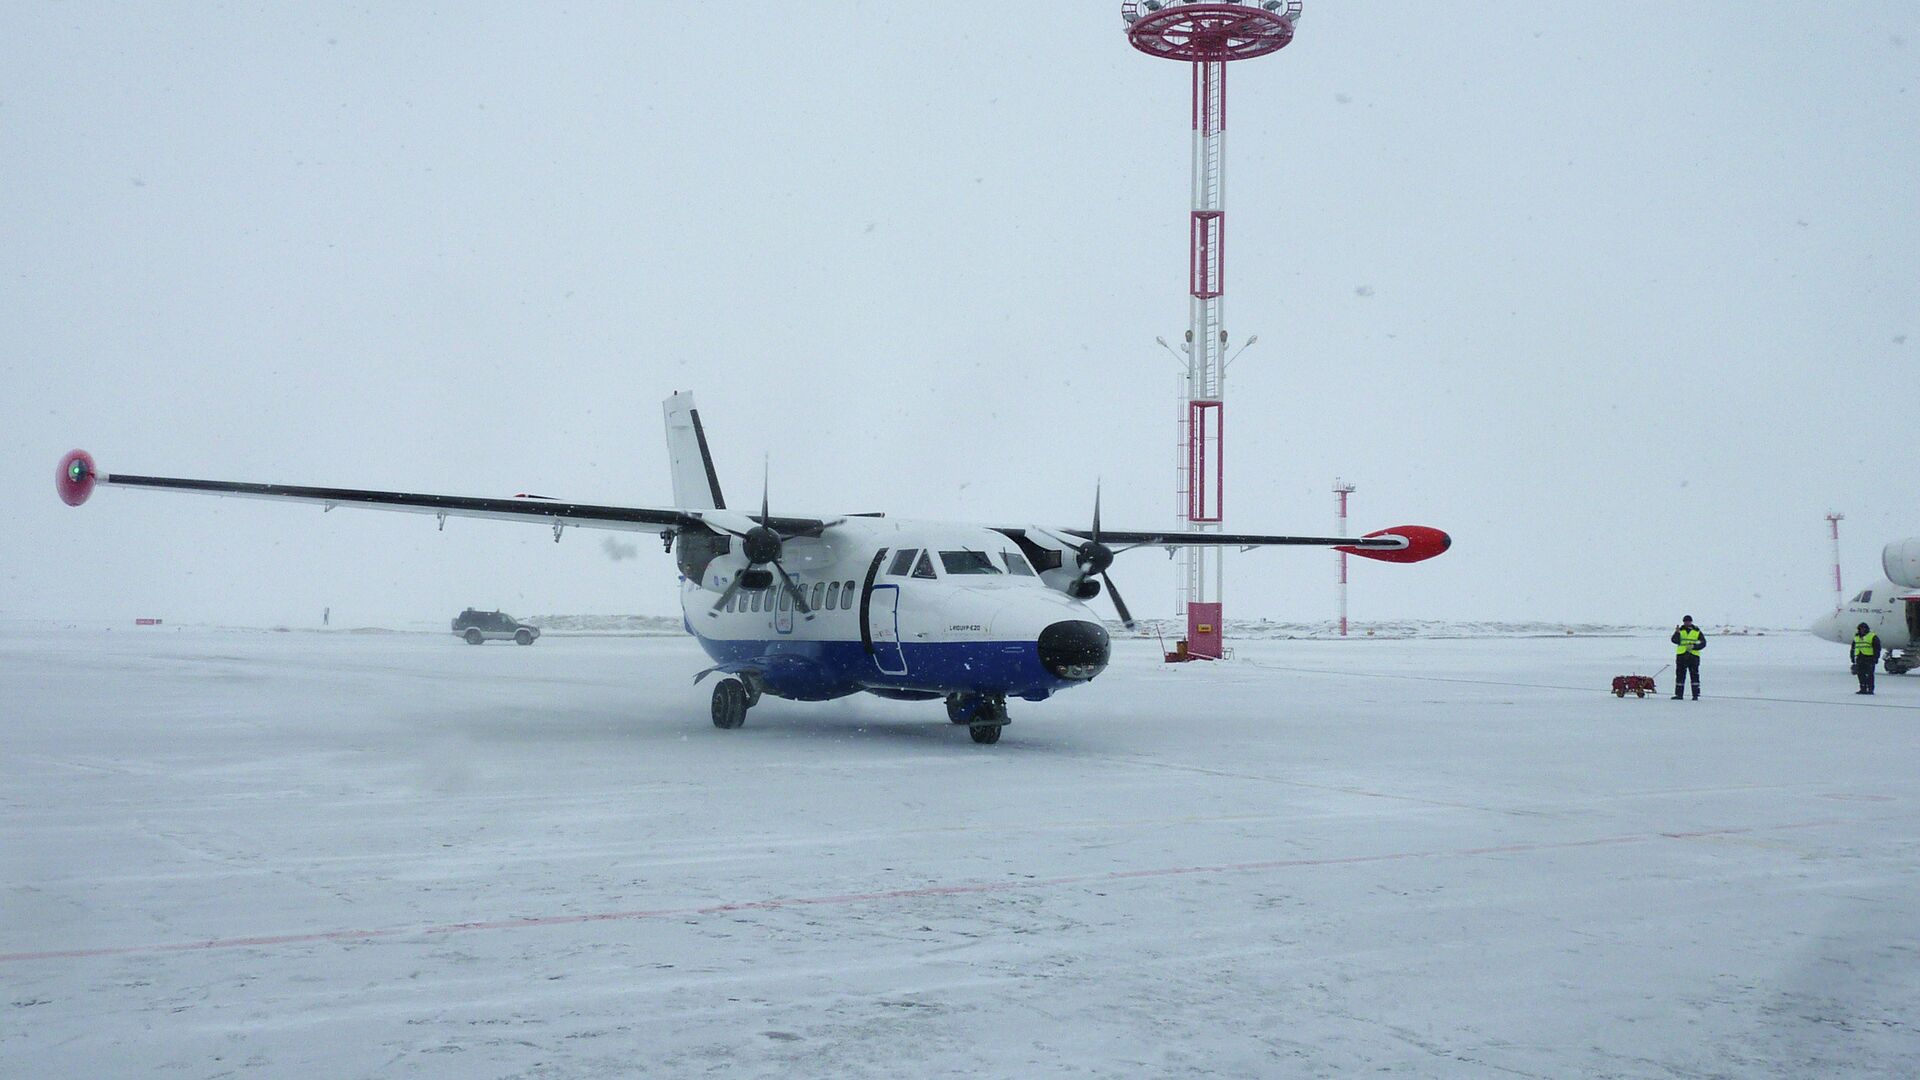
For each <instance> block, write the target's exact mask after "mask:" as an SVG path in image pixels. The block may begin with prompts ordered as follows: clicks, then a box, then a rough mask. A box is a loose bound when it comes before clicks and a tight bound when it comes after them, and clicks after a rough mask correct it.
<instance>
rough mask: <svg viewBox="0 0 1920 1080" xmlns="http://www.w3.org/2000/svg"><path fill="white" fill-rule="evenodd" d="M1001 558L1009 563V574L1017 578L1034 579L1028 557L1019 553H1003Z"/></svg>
mask: <svg viewBox="0 0 1920 1080" xmlns="http://www.w3.org/2000/svg"><path fill="white" fill-rule="evenodd" d="M1000 557H1001V558H1002V559H1005V560H1006V562H1007V573H1009V574H1013V575H1015V576H1016V577H1032V576H1033V567H1031V566H1028V565H1027V560H1026V557H1025V556H1023V555H1021V554H1020V553H1019V552H1017V551H1002V552H1001V553H1000Z"/></svg>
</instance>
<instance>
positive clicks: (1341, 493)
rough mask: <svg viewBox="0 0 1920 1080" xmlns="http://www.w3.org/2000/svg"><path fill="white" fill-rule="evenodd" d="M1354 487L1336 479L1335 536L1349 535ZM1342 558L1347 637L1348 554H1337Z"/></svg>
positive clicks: (1342, 617)
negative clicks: (1349, 506)
mask: <svg viewBox="0 0 1920 1080" xmlns="http://www.w3.org/2000/svg"><path fill="white" fill-rule="evenodd" d="M1353 490H1354V489H1353V485H1352V484H1349V483H1347V482H1346V481H1345V480H1340V479H1335V480H1334V482H1333V494H1334V496H1335V497H1336V498H1338V499H1339V500H1340V511H1339V513H1338V514H1336V515H1335V520H1334V534H1333V535H1335V536H1345V535H1347V496H1349V495H1351V494H1353ZM1335 554H1336V555H1338V556H1339V557H1340V636H1341V637H1346V636H1347V553H1346V552H1344V551H1339V552H1335Z"/></svg>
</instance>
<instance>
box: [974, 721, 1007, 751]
mask: <svg viewBox="0 0 1920 1080" xmlns="http://www.w3.org/2000/svg"><path fill="white" fill-rule="evenodd" d="M1002 726H1004V725H1001V724H969V725H967V734H969V735H971V736H973V741H974V742H977V743H979V744H980V745H982V746H992V745H993V744H994V743H997V742H999V741H1000V728H1001V727H1002Z"/></svg>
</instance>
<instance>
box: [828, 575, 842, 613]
mask: <svg viewBox="0 0 1920 1080" xmlns="http://www.w3.org/2000/svg"><path fill="white" fill-rule="evenodd" d="M839 606H840V583H839V582H837V581H829V582H827V608H828V610H832V609H833V608H837V607H839Z"/></svg>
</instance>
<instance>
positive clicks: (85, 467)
mask: <svg viewBox="0 0 1920 1080" xmlns="http://www.w3.org/2000/svg"><path fill="white" fill-rule="evenodd" d="M94 475H95V472H94V467H93V455H92V454H89V453H87V452H86V451H85V450H70V451H68V452H67V456H66V457H63V458H61V459H60V471H59V472H58V473H57V474H55V476H54V486H55V487H56V488H57V489H58V490H59V492H60V501H61V502H63V503H66V504H67V505H68V506H79V505H80V504H81V503H83V502H86V501H87V496H89V495H91V494H93V478H94Z"/></svg>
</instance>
